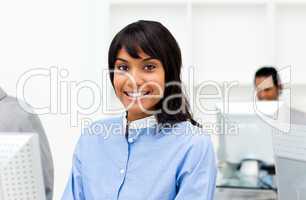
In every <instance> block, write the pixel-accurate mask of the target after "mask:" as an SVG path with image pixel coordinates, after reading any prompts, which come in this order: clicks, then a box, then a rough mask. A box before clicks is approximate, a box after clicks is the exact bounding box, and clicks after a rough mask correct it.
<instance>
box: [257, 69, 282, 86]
mask: <svg viewBox="0 0 306 200" xmlns="http://www.w3.org/2000/svg"><path fill="white" fill-rule="evenodd" d="M269 76H272V80H273V84H274V85H275V86H276V87H278V88H281V81H280V78H279V75H278V72H277V70H276V69H275V68H274V67H272V66H264V67H261V68H260V69H258V70H257V71H256V73H255V78H254V82H255V79H256V78H258V77H269Z"/></svg>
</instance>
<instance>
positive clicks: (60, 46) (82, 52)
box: [0, 0, 108, 199]
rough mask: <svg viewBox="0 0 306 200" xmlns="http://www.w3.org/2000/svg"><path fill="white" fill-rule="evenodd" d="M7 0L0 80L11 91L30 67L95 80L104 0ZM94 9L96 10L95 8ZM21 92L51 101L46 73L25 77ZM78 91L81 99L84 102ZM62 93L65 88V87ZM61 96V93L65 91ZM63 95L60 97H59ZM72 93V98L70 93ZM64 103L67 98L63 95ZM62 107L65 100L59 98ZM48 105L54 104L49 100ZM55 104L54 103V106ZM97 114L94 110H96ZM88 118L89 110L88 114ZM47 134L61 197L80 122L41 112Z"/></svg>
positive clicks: (1, 20) (1, 12)
mask: <svg viewBox="0 0 306 200" xmlns="http://www.w3.org/2000/svg"><path fill="white" fill-rule="evenodd" d="M101 2H102V1H95V0H91V1H81V0H64V1H63V0H52V1H51V0H50V1H39V0H28V1H22V0H12V1H1V2H0V24H1V31H0V44H1V45H0V66H1V67H0V74H1V79H0V85H1V87H2V88H3V89H5V90H6V91H7V92H8V93H9V94H10V95H13V96H16V83H17V80H18V78H19V77H20V76H21V75H22V73H24V72H26V71H27V70H29V69H33V68H44V69H49V68H50V67H52V66H56V67H58V68H59V69H62V68H65V69H67V70H68V71H69V76H68V77H67V78H65V79H63V78H60V80H59V81H62V82H70V81H76V82H80V81H81V80H84V79H91V80H95V81H97V80H98V79H99V74H98V73H97V72H100V71H101V70H99V69H100V68H101V69H102V67H103V66H106V65H105V64H103V63H106V61H105V57H106V55H105V54H106V53H105V52H107V48H106V46H107V45H106V43H107V40H105V38H107V37H108V32H107V31H106V30H107V28H106V27H108V4H107V1H103V2H102V3H101ZM96 9H97V10H96ZM25 92H26V93H25V96H26V97H27V100H28V101H29V103H31V104H32V105H33V106H35V107H38V106H46V105H48V103H49V100H50V83H49V80H48V77H42V76H40V77H38V76H37V77H35V78H33V79H30V80H29V82H27V85H26V87H25ZM87 93H88V91H85V90H83V91H82V92H81V93H80V102H82V103H85V104H86V103H88V102H87V101H88V100H87V97H86V94H87ZM64 94H65V95H66V94H67V92H64ZM65 95H64V96H65ZM64 96H59V97H58V98H59V99H62V101H63V102H64V100H65V98H64ZM72 98H73V97H72ZM66 100H67V101H68V102H67V101H66V103H69V102H70V101H71V99H66ZM58 105H59V106H63V105H64V103H59V104H58ZM53 106H55V103H54V102H53ZM53 108H54V107H53ZM98 114H100V113H97V114H96V115H98ZM90 117H93V115H90ZM40 118H41V120H42V122H43V125H44V128H45V130H46V133H47V136H48V138H49V141H50V144H51V149H52V153H53V158H54V163H55V196H54V199H60V196H61V194H62V192H63V189H64V186H65V184H66V182H67V178H68V173H69V171H70V167H71V159H72V152H73V149H74V146H75V143H76V141H77V138H78V137H79V134H80V126H78V127H71V126H70V115H69V114H60V113H57V114H45V115H41V116H40Z"/></svg>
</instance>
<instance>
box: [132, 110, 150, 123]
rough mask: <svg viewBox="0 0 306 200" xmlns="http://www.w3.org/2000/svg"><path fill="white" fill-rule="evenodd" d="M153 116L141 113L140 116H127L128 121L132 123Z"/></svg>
mask: <svg viewBox="0 0 306 200" xmlns="http://www.w3.org/2000/svg"><path fill="white" fill-rule="evenodd" d="M151 115H152V114H146V113H139V114H130V113H129V112H128V114H127V121H128V122H131V121H135V120H138V119H142V118H145V117H148V116H151Z"/></svg>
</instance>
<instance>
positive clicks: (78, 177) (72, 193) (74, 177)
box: [62, 144, 85, 200]
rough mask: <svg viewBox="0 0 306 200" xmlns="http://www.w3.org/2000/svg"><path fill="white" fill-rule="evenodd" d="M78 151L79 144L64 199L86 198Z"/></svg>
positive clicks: (83, 199)
mask: <svg viewBox="0 0 306 200" xmlns="http://www.w3.org/2000/svg"><path fill="white" fill-rule="evenodd" d="M78 151H79V144H78V145H77V147H76V150H75V152H74V155H73V161H72V169H71V173H70V176H69V180H68V183H67V185H66V189H65V191H64V194H63V196H62V200H85V197H84V192H83V185H82V165H81V160H80V159H79V154H78Z"/></svg>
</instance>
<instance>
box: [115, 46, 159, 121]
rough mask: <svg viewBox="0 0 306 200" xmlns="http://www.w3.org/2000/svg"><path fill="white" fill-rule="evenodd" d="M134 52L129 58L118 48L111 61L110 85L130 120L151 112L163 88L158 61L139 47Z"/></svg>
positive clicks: (123, 50) (126, 53)
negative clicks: (112, 84)
mask: <svg viewBox="0 0 306 200" xmlns="http://www.w3.org/2000/svg"><path fill="white" fill-rule="evenodd" d="M138 55H139V57H140V58H133V57H131V56H130V55H129V54H128V52H127V51H126V50H125V49H124V48H122V49H121V50H120V51H119V52H118V55H117V58H116V61H115V72H114V88H115V92H116V95H117V97H118V98H119V99H120V101H121V102H122V104H123V105H124V107H125V108H126V109H127V110H128V120H130V121H132V120H136V119H140V118H143V117H146V116H149V115H151V114H152V111H153V110H154V106H155V105H156V104H157V103H158V102H159V101H160V99H161V98H162V96H163V93H164V90H165V70H164V67H163V65H162V63H161V62H160V61H159V60H157V59H153V58H151V57H150V56H149V55H147V54H145V53H144V52H143V51H142V50H141V51H140V52H139V53H138ZM150 111H151V112H150Z"/></svg>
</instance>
